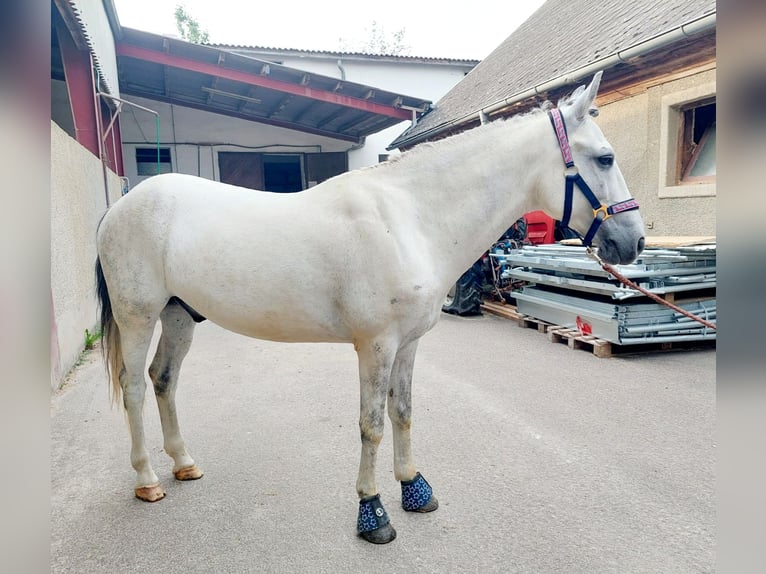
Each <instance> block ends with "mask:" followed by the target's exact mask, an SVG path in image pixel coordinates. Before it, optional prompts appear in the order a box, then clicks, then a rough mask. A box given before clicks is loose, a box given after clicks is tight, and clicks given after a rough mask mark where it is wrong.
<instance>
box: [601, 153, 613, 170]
mask: <svg viewBox="0 0 766 574" xmlns="http://www.w3.org/2000/svg"><path fill="white" fill-rule="evenodd" d="M598 163H600V164H601V165H603V166H604V167H612V165H614V156H613V155H602V156H599V158H598Z"/></svg>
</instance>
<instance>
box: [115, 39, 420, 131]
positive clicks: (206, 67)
mask: <svg viewBox="0 0 766 574" xmlns="http://www.w3.org/2000/svg"><path fill="white" fill-rule="evenodd" d="M117 54H118V55H119V56H126V57H128V58H136V59H138V60H144V61H147V62H154V63H156V64H163V65H165V66H171V67H174V68H180V69H183V70H189V71H192V72H198V73H201V74H208V75H210V76H217V77H220V78H225V79H227V80H232V81H235V82H242V83H244V84H248V85H251V86H261V87H264V88H268V89H271V90H276V91H279V92H285V93H288V94H293V95H296V96H302V97H305V98H311V99H313V100H319V101H322V102H328V103H331V104H336V105H339V106H345V107H348V108H354V109H358V110H363V111H365V112H371V113H374V114H378V115H383V116H388V117H392V118H397V119H400V120H409V119H411V118H412V113H411V112H410V111H408V110H404V109H401V108H396V107H394V106H387V105H384V104H379V103H375V102H370V101H367V100H362V99H359V98H352V97H349V96H344V95H341V94H338V93H335V92H328V91H326V90H317V89H315V88H310V87H308V86H301V85H297V84H291V83H289V82H283V81H281V80H274V79H272V78H269V77H268V76H261V75H256V74H250V73H248V72H243V71H240V70H232V69H230V68H225V67H222V66H218V65H215V64H208V63H205V62H199V61H197V60H191V59H189V58H183V57H180V56H174V55H172V54H167V53H165V52H158V51H156V50H150V49H147V48H141V47H138V46H133V45H131V44H123V43H120V44H117Z"/></svg>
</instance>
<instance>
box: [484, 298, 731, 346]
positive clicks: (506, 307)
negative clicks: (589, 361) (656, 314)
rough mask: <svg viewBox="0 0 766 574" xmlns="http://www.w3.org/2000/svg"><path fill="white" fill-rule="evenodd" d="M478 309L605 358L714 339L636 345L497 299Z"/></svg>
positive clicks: (704, 344)
mask: <svg viewBox="0 0 766 574" xmlns="http://www.w3.org/2000/svg"><path fill="white" fill-rule="evenodd" d="M481 310H482V311H484V312H487V313H491V314H492V315H496V316H498V317H503V318H505V319H511V320H512V321H515V322H516V323H517V324H518V325H519V327H527V328H533V329H537V331H538V332H540V333H543V334H547V335H548V340H549V341H551V342H553V343H566V345H567V346H568V347H569V348H570V349H585V350H587V351H591V352H592V353H593V355H594V356H596V357H598V358H600V359H605V358H609V357H614V356H619V355H632V354H641V353H649V352H662V351H678V350H684V349H685V350H699V349H711V348H713V349H714V348H715V345H716V342H715V340H710V341H679V342H648V343H642V344H637V345H619V344H617V343H612V342H610V341H607V340H606V339H600V338H599V337H596V336H595V335H584V334H582V333H581V332H580V331H579V330H578V329H575V328H572V327H562V326H560V325H554V324H552V323H548V322H546V321H543V320H542V319H537V318H536V317H531V316H529V315H525V314H523V313H519V311H518V309H517V308H516V306H515V305H511V304H508V303H499V302H497V301H484V302H482V304H481Z"/></svg>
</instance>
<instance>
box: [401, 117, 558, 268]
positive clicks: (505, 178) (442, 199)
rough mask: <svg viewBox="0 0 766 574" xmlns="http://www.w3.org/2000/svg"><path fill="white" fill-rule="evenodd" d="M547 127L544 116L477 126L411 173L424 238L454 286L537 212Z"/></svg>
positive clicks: (426, 156)
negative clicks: (521, 221) (513, 228)
mask: <svg viewBox="0 0 766 574" xmlns="http://www.w3.org/2000/svg"><path fill="white" fill-rule="evenodd" d="M541 116H542V117H541ZM543 121H544V122H545V123H547V121H546V120H545V116H544V115H543V114H536V115H533V116H527V117H523V118H518V119H516V120H513V121H509V122H507V123H503V124H500V125H494V124H490V125H487V126H484V127H480V128H476V129H475V130H472V131H471V132H468V133H465V134H461V135H460V136H456V138H455V139H453V141H450V140H445V141H443V142H436V143H435V144H433V145H432V146H430V147H429V148H427V149H424V150H422V155H423V157H422V158H420V159H421V161H419V162H417V165H418V166H419V168H418V169H411V170H410V169H405V170H403V171H405V172H408V174H409V175H408V177H411V178H412V181H411V182H410V184H411V187H410V189H411V190H413V197H412V200H413V201H414V203H415V208H416V210H417V211H418V213H419V216H420V221H421V222H422V224H423V226H424V228H425V229H424V232H425V233H424V235H425V236H427V237H429V238H431V241H432V245H431V249H433V251H432V253H433V254H434V256H435V257H437V258H438V260H439V263H440V268H441V270H442V271H443V272H444V274H445V277H446V279H447V280H452V279H455V278H456V277H458V276H460V274H462V273H463V271H465V270H466V269H467V268H468V267H470V265H471V264H472V263H473V262H474V261H476V259H478V258H479V257H480V256H481V254H482V253H484V251H486V250H487V249H488V248H489V247H490V246H491V245H492V243H493V242H494V241H496V240H497V239H498V238H499V237H500V236H501V235H502V234H503V232H504V231H505V230H506V229H508V227H510V226H511V225H512V224H513V223H514V222H515V221H516V220H517V219H518V218H519V217H521V216H522V215H523V214H524V213H525V212H527V211H531V210H534V209H537V207H535V199H534V198H535V195H536V190H535V181H536V179H537V177H536V174H535V172H536V170H539V169H540V168H541V166H540V157H541V154H542V151H541V150H542V148H541V140H543V138H541V137H539V136H540V133H541V130H542V129H544V126H541V125H540V122H543ZM457 138H459V139H457ZM413 153H414V152H413ZM402 159H403V160H404V159H405V158H402ZM412 159H415V158H412ZM421 162H422V163H421ZM413 163H414V162H413ZM403 167H404V166H403Z"/></svg>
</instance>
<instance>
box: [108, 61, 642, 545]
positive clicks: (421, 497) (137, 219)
mask: <svg viewBox="0 0 766 574" xmlns="http://www.w3.org/2000/svg"><path fill="white" fill-rule="evenodd" d="M599 81H600V73H599V74H597V75H596V76H595V77H594V79H593V81H592V82H591V84H590V85H589V86H588V87H587V88H584V87H582V86H581V87H580V88H578V90H576V91H575V92H574V94H572V96H570V97H569V98H567V99H565V100H563V101H562V102H560V104H559V108H554V109H553V110H551V111H548V113H546V110H543V109H541V110H537V111H535V112H531V113H528V114H525V115H522V116H519V117H516V118H513V119H510V120H507V121H496V122H493V123H490V124H487V125H484V126H482V127H479V128H476V129H473V130H470V131H468V132H465V133H461V134H459V135H456V136H453V137H450V138H447V139H444V140H441V141H438V142H435V143H426V144H422V145H419V146H417V148H416V149H414V150H412V151H409V152H406V153H404V154H402V155H401V156H399V157H398V158H397V159H395V160H393V161H389V162H385V163H382V164H379V165H377V166H375V167H371V168H366V169H361V170H357V171H351V172H348V173H344V174H342V175H339V176H337V177H334V178H332V179H330V180H327V181H325V182H323V183H322V184H320V185H317V186H316V187H314V188H312V189H310V190H307V191H304V192H302V193H296V194H285V195H282V194H276V193H264V192H257V191H252V190H248V189H243V188H239V187H234V186H231V185H225V184H222V183H218V182H214V181H210V180H206V179H201V178H197V177H193V176H189V175H180V174H168V175H160V176H156V177H152V178H150V179H148V180H146V181H144V182H142V183H141V184H140V185H137V186H136V187H135V189H133V190H132V191H131V192H130V193H128V194H127V195H126V196H125V197H123V198H121V199H120V200H119V201H118V202H117V203H116V204H115V205H114V206H113V207H112V208H111V209H110V210H109V211H108V212H107V213H106V215H105V216H104V219H103V220H102V222H101V225H100V227H99V230H98V260H97V261H96V275H97V282H98V293H99V297H100V302H101V322H102V332H103V334H104V344H105V353H106V361H107V365H108V368H109V371H110V377H111V379H112V385H113V391H114V395H113V396H114V397H115V400H119V397H120V394H122V400H123V403H124V407H125V409H126V411H127V419H128V422H129V426H130V435H131V440H132V448H131V463H132V465H133V468H134V469H135V471H136V474H137V477H136V486H135V495H136V496H137V497H138V498H140V499H142V500H146V501H156V500H159V499H161V498H162V497H164V496H165V493H164V491H163V488H162V486H161V485H160V483H159V480H158V478H157V475H156V474H155V472H154V470H153V469H152V466H151V464H150V462H149V455H148V452H147V449H146V446H145V441H144V431H143V420H142V406H143V403H144V393H145V388H146V381H145V369H146V357H147V353H148V351H149V345H150V340H151V338H152V333H153V331H154V328H155V325H156V322H157V320H158V319H159V320H160V321H161V323H162V335H161V337H160V341H159V344H158V348H157V351H156V355H155V356H154V359H153V361H152V363H151V365H150V367H149V376H150V378H151V380H152V382H153V385H154V392H155V395H156V399H157V403H158V407H159V412H160V418H161V423H162V430H163V436H164V448H165V452H167V453H168V455H170V456H171V457H172V458H173V461H174V465H173V471H174V473H175V477H176V478H177V479H179V480H191V479H196V478H199V477H201V476H202V471H201V470H199V469H198V468H197V466H196V465H195V463H194V460H193V459H192V457H191V456H190V455H189V453H188V451H187V450H186V446H185V444H184V440H183V438H182V437H181V433H180V431H179V427H178V420H177V417H176V407H175V400H174V396H175V391H176V383H177V380H178V373H179V369H180V366H181V362H182V361H183V359H184V356H185V355H186V353H187V352H188V350H189V346H190V344H191V341H192V331H193V329H194V324H195V321H201V320H204V319H205V318H207V319H210V320H211V321H213V322H215V323H217V324H218V325H220V326H222V327H224V328H226V329H229V330H231V331H234V332H237V333H241V334H243V335H248V336H250V337H257V338H261V339H268V340H272V341H285V342H292V341H301V342H310V341H335V342H347V343H353V345H354V348H355V350H356V352H357V354H358V359H359V379H360V394H361V401H360V402H361V412H360V417H359V428H360V431H361V443H362V448H361V459H360V463H359V474H358V478H357V482H356V490H357V493H358V495H359V498H360V502H359V515H358V520H357V529H358V531H359V534H360V535H361V536H362V537H363V538H365V539H366V540H369V541H371V542H376V543H385V542H389V541H391V540H393V539H394V537H395V536H396V532H395V531H394V529H393V528H392V526H391V525H390V523H389V520H388V516H387V514H386V512H385V509H384V507H383V505H382V503H381V502H380V499H379V495H378V488H377V486H376V482H375V464H376V454H377V450H378V445H379V443H380V441H381V438H382V436H383V426H384V418H385V417H384V412H385V411H386V407H387V410H388V417H389V418H390V420H391V424H392V427H393V440H394V475H395V477H396V480H398V481H401V483H402V504H403V506H404V507H405V509H407V510H412V511H419V512H428V511H431V510H435V509H436V507H437V506H438V503H437V501H436V498H435V497H434V496H433V494H432V489H431V487H430V485H429V484H428V483H427V482H426V481H425V479H424V478H423V477H422V475H420V473H419V472H418V471H417V466H416V464H415V462H414V460H413V457H412V451H411V448H410V416H411V407H410V388H411V381H412V369H413V363H414V360H415V351H416V349H417V345H418V340H419V339H420V337H422V336H423V335H424V334H425V333H426V332H427V331H429V330H430V329H431V328H432V327H433V326H434V324H435V323H436V321H437V319H438V318H439V314H440V309H441V305H442V301H443V300H444V296H445V294H446V293H447V291H448V290H449V288H450V286H451V285H452V284H454V282H455V280H456V278H457V277H459V276H460V275H461V274H462V273H463V271H465V269H467V268H468V267H470V265H471V264H472V263H473V262H474V261H475V260H476V259H477V258H478V257H479V256H480V255H481V254H482V253H483V252H484V251H485V250H486V249H487V246H489V245H490V244H491V243H492V242H493V241H494V240H495V239H497V237H499V236H500V235H501V234H502V232H503V231H505V230H506V229H507V227H508V226H509V225H510V223H512V222H513V221H516V219H518V218H519V217H520V216H521V215H522V214H523V213H525V212H528V211H532V210H536V209H542V210H544V211H546V212H547V213H548V214H549V215H550V216H552V217H554V218H556V219H569V225H570V227H572V228H573V229H577V230H580V231H581V232H583V233H585V231H586V230H588V229H589V227H590V226H591V223H592V222H593V221H597V222H598V223H596V224H595V225H596V226H597V227H598V230H597V233H595V240H596V243H597V244H598V245H599V254H600V256H601V257H602V258H603V259H604V260H606V261H607V262H610V263H623V264H627V263H630V262H632V261H633V260H634V259H635V258H636V257H637V255H638V253H640V251H641V250H642V248H643V243H644V240H643V229H644V227H643V223H642V221H641V217H640V216H639V214H638V212H637V211H635V207H637V205H635V202H633V201H632V200H630V199H629V193H628V189H627V187H626V185H625V181H624V179H623V177H622V175H621V173H620V170H619V169H618V167H617V164H616V162H615V161H614V151H613V150H612V148H611V147H610V145H609V143H608V142H607V141H606V139H605V138H604V136H603V134H602V133H601V131H600V130H599V128H598V127H597V126H596V124H595V123H594V122H593V119H592V117H591V116H595V115H596V114H595V108H594V100H595V97H596V92H597V90H598V84H599ZM549 108H550V106H549ZM556 110H560V118H561V119H559V120H558V121H557V122H555V121H553V120H554V119H555V118H554V116H553V114H552V113H551V112H555V113H556V114H558V111H556ZM563 122H565V124H566V127H564V125H563ZM552 123H553V124H554V127H553V128H552V125H551V124H552ZM567 130H568V131H567ZM562 134H563V135H562ZM557 136H558V137H557ZM567 148H569V149H571V151H572V158H570V160H571V161H569V162H567V163H568V164H571V163H576V165H577V168H579V173H580V174H581V176H582V177H581V178H580V177H573V175H572V174H573V173H574V172H575V171H576V169H577V168H572V167H571V166H570V168H568V169H567V170H565V169H563V164H562V153H564V157H565V161H566V157H567V155H566V150H567ZM565 172H566V173H567V174H568V175H567V178H568V180H569V181H570V183H569V184H565ZM571 181H574V183H575V185H578V187H582V185H580V182H585V181H587V182H588V184H589V186H590V187H589V191H590V190H592V193H591V195H593V194H595V196H597V198H598V200H597V201H598V209H596V207H594V206H591V205H589V204H591V203H593V200H589V199H588V198H587V194H586V193H584V194H582V195H581V194H575V195H574V196H573V195H572V193H571V188H572V183H571ZM565 187H568V188H570V190H569V192H568V193H567V195H568V196H569V199H568V200H566V201H565V193H564V190H565ZM585 187H588V185H585ZM565 203H567V204H569V208H567V209H568V211H569V212H570V213H569V217H567V214H566V213H565V211H566V210H565V207H564V206H565ZM613 208H614V209H613ZM622 211H624V212H622ZM600 223H603V225H600V226H599V224H600ZM592 235H593V234H592ZM296 238H299V239H300V240H301V246H302V247H301V249H302V251H301V257H289V256H288V255H289V253H290V251H291V249H292V246H293V245H294V244H295V241H296ZM370 261H374V262H375V264H374V265H370V264H369V262H370ZM306 286H309V288H308V289H307V288H306Z"/></svg>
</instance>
